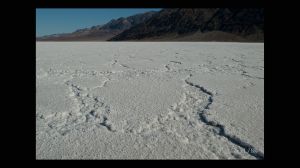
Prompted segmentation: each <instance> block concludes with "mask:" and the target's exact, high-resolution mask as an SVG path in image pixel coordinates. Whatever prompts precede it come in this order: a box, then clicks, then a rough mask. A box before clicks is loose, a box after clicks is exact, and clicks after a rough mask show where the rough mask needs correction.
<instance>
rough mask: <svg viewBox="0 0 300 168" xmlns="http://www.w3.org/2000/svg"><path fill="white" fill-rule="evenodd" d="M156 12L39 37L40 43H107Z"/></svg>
mask: <svg viewBox="0 0 300 168" xmlns="http://www.w3.org/2000/svg"><path fill="white" fill-rule="evenodd" d="M154 13H156V12H152V11H151V12H146V13H143V14H137V15H133V16H130V17H127V18H124V17H121V18H119V19H117V20H115V19H113V20H111V21H110V22H108V23H106V24H104V25H98V26H93V27H90V28H85V29H78V30H76V31H74V32H72V33H63V34H53V35H48V36H42V37H38V38H37V40H38V41H80V40H99V41H105V40H107V39H109V38H111V37H113V36H115V35H117V34H119V33H121V32H123V31H124V30H126V29H129V28H130V27H132V26H135V25H137V24H139V23H141V22H145V21H146V20H147V19H149V18H150V17H151V16H152V15H153V14H154Z"/></svg>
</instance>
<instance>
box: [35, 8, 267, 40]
mask: <svg viewBox="0 0 300 168" xmlns="http://www.w3.org/2000/svg"><path fill="white" fill-rule="evenodd" d="M37 40H38V41H81V40H82V41H84V40H86V41H93V40H98V41H106V40H108V41H241V42H243V41H244V42H249V41H250V42H263V41H264V9H263V8H253V9H251V8H247V9H237V8H195V9H193V8H188V9H184V8H183V9H174V8H169V9H163V10H161V11H159V12H147V13H143V14H137V15H133V16H130V17H127V18H123V17H121V18H119V19H117V20H115V19H113V20H111V21H110V22H108V23H106V24H104V25H98V26H93V27H91V28H86V29H79V30H76V31H75V32H73V33H65V34H54V35H49V36H43V37H39V38H37Z"/></svg>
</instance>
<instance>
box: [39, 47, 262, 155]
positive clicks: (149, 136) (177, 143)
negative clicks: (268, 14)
mask: <svg viewBox="0 0 300 168" xmlns="http://www.w3.org/2000/svg"><path fill="white" fill-rule="evenodd" d="M36 158H37V159H263V158H264V44H263V43H221V42H37V43H36Z"/></svg>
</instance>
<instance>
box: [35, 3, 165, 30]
mask: <svg viewBox="0 0 300 168" xmlns="http://www.w3.org/2000/svg"><path fill="white" fill-rule="evenodd" d="M159 10H161V9H159V8H128V9H127V8H119V9H114V8H111V9H109V8H105V9H101V8H99V9H61V8H60V9H54V8H52V9H44V8H38V9H36V36H43V35H49V34H55V33H70V32H73V31H75V30H77V29H81V28H86V27H91V26H95V25H101V24H105V23H107V22H108V21H110V20H111V19H117V18H119V17H127V16H130V15H134V14H137V13H143V12H147V11H159Z"/></svg>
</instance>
